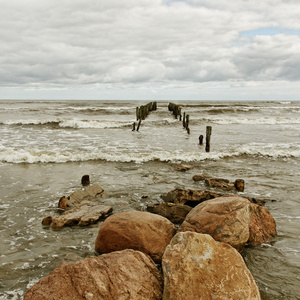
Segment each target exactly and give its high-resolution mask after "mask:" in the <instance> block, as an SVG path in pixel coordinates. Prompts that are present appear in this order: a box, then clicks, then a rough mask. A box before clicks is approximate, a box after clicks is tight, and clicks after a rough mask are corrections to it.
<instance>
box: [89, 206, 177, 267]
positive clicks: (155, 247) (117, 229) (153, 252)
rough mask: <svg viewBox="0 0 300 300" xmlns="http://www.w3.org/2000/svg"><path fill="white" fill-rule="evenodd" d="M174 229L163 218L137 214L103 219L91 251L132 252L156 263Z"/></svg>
mask: <svg viewBox="0 0 300 300" xmlns="http://www.w3.org/2000/svg"><path fill="white" fill-rule="evenodd" d="M175 233H176V229H175V226H174V225H173V224H172V223H171V222H170V221H169V220H168V219H166V218H164V217H162V216H159V215H155V214H151V213H149V212H141V211H127V212H121V213H117V214H114V215H112V216H110V217H109V218H107V219H106V220H105V221H104V222H103V224H102V225H101V227H100V229H99V233H98V236H97V239H96V241H95V250H96V251H97V252H99V253H108V252H113V251H118V250H123V249H135V250H139V251H142V252H144V253H146V254H148V255H149V256H150V257H151V258H152V259H153V260H154V261H155V262H160V261H161V258H162V256H163V253H164V251H165V248H166V246H167V245H168V244H169V242H170V240H171V238H172V237H173V235H174V234H175Z"/></svg>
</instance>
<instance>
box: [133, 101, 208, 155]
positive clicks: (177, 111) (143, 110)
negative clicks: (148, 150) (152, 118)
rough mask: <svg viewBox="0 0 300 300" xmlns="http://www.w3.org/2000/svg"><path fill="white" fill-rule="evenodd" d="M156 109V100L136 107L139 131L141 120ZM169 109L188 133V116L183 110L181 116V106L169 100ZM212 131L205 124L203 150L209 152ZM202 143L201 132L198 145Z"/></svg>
mask: <svg viewBox="0 0 300 300" xmlns="http://www.w3.org/2000/svg"><path fill="white" fill-rule="evenodd" d="M156 109H157V103H156V102H149V103H148V104H146V105H142V106H140V107H137V108H136V120H137V121H138V125H137V129H136V130H137V131H139V128H140V125H141V121H142V120H145V119H146V117H147V116H148V115H149V113H150V112H151V111H153V110H156ZM168 109H169V111H171V112H172V113H173V115H174V116H175V118H176V119H177V118H178V116H179V121H182V125H183V128H184V129H186V131H187V133H188V134H190V128H189V124H190V116H189V115H188V114H186V113H185V112H184V113H183V116H182V114H181V106H180V105H177V104H175V103H172V102H170V103H169V105H168ZM135 126H136V124H135V122H134V123H133V129H132V131H134V130H135ZM211 132H212V127H211V126H206V137H205V151H206V152H209V151H210V136H211ZM202 144H203V135H202V134H201V135H200V136H199V145H202Z"/></svg>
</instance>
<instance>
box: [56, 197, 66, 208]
mask: <svg viewBox="0 0 300 300" xmlns="http://www.w3.org/2000/svg"><path fill="white" fill-rule="evenodd" d="M58 208H61V209H66V208H67V198H66V196H62V197H61V198H60V199H59V202H58Z"/></svg>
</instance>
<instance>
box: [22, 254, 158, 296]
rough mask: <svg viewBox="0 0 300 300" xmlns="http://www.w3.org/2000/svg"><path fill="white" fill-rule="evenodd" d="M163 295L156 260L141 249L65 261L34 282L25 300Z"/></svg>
mask: <svg viewBox="0 0 300 300" xmlns="http://www.w3.org/2000/svg"><path fill="white" fill-rule="evenodd" d="M161 295H162V281H161V276H160V274H159V272H158V270H157V268H156V266H155V264H154V263H153V261H152V260H151V259H150V258H149V257H148V256H147V255H145V254H144V253H141V252H139V251H134V250H124V251H119V252H114V253H110V254H104V255H101V256H98V257H89V258H86V259H83V260H80V261H78V262H75V263H71V264H64V265H62V266H60V267H59V268H57V269H55V270H54V271H53V272H51V273H50V274H49V275H48V276H47V277H45V278H42V279H41V280H40V281H39V282H38V283H37V284H35V285H34V286H32V287H31V288H30V289H29V290H28V291H27V293H26V294H25V296H24V300H44V299H63V300H82V299H89V300H99V299H137V300H144V299H149V300H151V299H153V300H159V299H161Z"/></svg>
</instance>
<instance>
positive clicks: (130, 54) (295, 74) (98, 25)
mask: <svg viewBox="0 0 300 300" xmlns="http://www.w3.org/2000/svg"><path fill="white" fill-rule="evenodd" d="M0 2H1V11H0V38H1V44H0V53H1V55H0V88H2V91H4V90H5V91H6V92H5V93H2V95H1V97H2V98H3V97H5V95H6V96H10V97H13V96H12V95H13V93H14V92H13V91H15V95H16V97H19V94H20V91H21V90H22V91H23V92H24V93H23V94H24V95H26V93H28V94H30V95H34V91H36V95H39V96H38V97H40V95H41V94H43V95H49V97H50V98H51V96H52V97H53V94H55V93H57V91H59V90H60V89H61V90H62V89H64V91H65V92H64V93H62V94H64V95H66V94H68V95H69V96H68V97H71V96H72V91H74V93H73V94H74V98H76V96H78V95H79V94H78V89H79V90H82V91H85V92H86V93H87V91H89V92H88V93H87V94H88V95H90V97H99V95H103V94H104V93H103V91H104V90H105V91H106V94H105V95H106V97H108V96H112V95H113V97H115V98H117V97H118V96H117V95H118V91H119V90H120V89H119V88H118V87H121V90H122V97H123V96H124V95H126V93H127V95H128V97H132V96H133V91H134V90H135V91H136V92H137V94H139V95H140V94H141V93H140V92H141V90H145V91H146V90H150V91H151V90H155V91H156V92H155V93H151V94H153V95H156V96H157V97H159V95H160V92H159V91H162V93H164V92H166V91H168V93H169V95H170V96H171V95H172V92H171V88H170V86H175V87H179V88H180V89H181V90H182V93H178V91H177V93H175V95H181V94H182V95H186V97H187V98H188V97H189V96H188V95H189V94H190V96H191V97H194V96H195V95H198V97H199V96H203V93H202V92H203V88H206V86H207V85H208V86H209V87H210V90H209V95H210V94H211V93H212V92H213V91H215V93H216V97H220V95H218V91H219V90H218V89H217V88H216V86H224V85H225V86H230V89H233V86H234V84H235V83H236V84H238V85H240V84H241V83H243V84H242V86H243V87H241V86H240V87H239V88H238V89H239V90H240V91H242V89H243V91H245V92H247V91H248V92H249V95H250V94H251V95H254V93H253V89H255V87H253V85H252V83H253V82H254V83H255V84H254V86H256V87H257V86H259V87H260V90H261V89H262V88H264V86H265V90H266V91H268V92H269V91H270V89H269V87H270V86H272V82H276V81H280V82H284V86H286V85H288V84H289V83H290V84H291V86H293V88H295V86H294V85H293V82H295V81H299V79H300V72H299V71H298V70H299V66H300V58H299V55H298V53H299V48H300V38H299V35H292V34H285V33H281V34H278V35H272V36H268V35H261V36H253V37H251V36H244V35H243V34H241V33H242V32H244V31H251V30H255V29H259V28H268V27H273V28H281V29H283V32H284V28H287V29H294V30H299V29H300V26H299V21H298V20H299V13H300V4H298V1H296V0H295V1H291V0H290V1H286V0H285V1H283V0H266V1H255V0H253V1H249V0H232V1H217V0H187V1H172V0H128V1H121V0H111V1H104V0H100V1H96V0H86V1H82V0H73V1H70V0H60V1H58V0H52V1H38V0H22V1H21V0H19V1H18V0H10V1H9V2H8V1H2V0H0ZM2 2H3V3H2ZM249 82H251V91H250V90H249V84H248V83H249ZM108 84H109V85H108ZM262 85H263V86H262ZM53 88H55V89H54V90H53ZM38 89H39V91H40V92H37V91H38ZM51 90H52V91H53V93H52V92H51ZM276 90H277V91H276V93H277V94H278V93H279V94H281V95H282V97H283V96H284V91H285V88H282V91H281V92H280V90H278V89H276ZM26 91H27V92H26ZM28 91H30V92H28ZM41 91H42V92H41ZM66 91H67V92H66ZM109 91H111V94H109ZM197 91H198V94H197ZM241 94H243V93H242V92H241ZM260 94H261V93H260ZM3 95H4V96H3ZM92 95H93V96H92ZM275 96H276V95H275ZM65 97H66V96H65ZM232 97H239V96H238V94H236V92H235V91H232ZM293 97H298V98H300V95H299V90H297V89H296V90H295V94H294V96H293Z"/></svg>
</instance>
